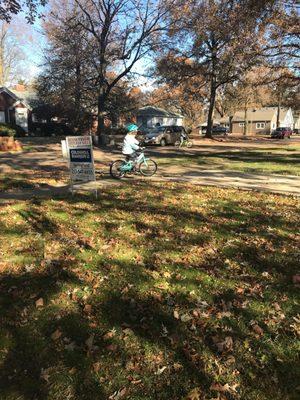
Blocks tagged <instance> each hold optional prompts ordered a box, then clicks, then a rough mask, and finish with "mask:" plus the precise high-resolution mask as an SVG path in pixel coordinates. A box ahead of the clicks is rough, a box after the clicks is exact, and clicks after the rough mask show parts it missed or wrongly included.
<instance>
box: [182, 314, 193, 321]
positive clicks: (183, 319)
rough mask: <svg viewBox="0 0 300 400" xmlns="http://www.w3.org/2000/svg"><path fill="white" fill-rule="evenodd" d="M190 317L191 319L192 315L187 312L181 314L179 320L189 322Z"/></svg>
mask: <svg viewBox="0 0 300 400" xmlns="http://www.w3.org/2000/svg"><path fill="white" fill-rule="evenodd" d="M191 319H192V317H191V316H190V315H189V314H183V315H182V316H181V317H180V320H181V321H182V322H189V321H190V320H191Z"/></svg>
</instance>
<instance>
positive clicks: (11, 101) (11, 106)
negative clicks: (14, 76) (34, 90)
mask: <svg viewBox="0 0 300 400" xmlns="http://www.w3.org/2000/svg"><path fill="white" fill-rule="evenodd" d="M14 89H15V90H14ZM14 89H8V88H7V87H0V123H9V124H12V125H19V126H21V127H22V128H23V129H24V130H25V131H26V132H28V128H29V125H30V122H31V118H32V109H31V107H30V105H29V102H28V98H27V97H28V96H29V94H28V93H29V92H27V91H26V89H25V87H24V86H23V85H17V86H16V87H15V88H14ZM26 96H27V97H26Z"/></svg>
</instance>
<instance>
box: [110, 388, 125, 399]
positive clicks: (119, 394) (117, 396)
mask: <svg viewBox="0 0 300 400" xmlns="http://www.w3.org/2000/svg"><path fill="white" fill-rule="evenodd" d="M126 394H127V388H123V389H121V390H119V391H117V392H115V393H113V394H112V395H111V396H109V398H108V399H109V400H119V399H122V398H123V397H124V396H126Z"/></svg>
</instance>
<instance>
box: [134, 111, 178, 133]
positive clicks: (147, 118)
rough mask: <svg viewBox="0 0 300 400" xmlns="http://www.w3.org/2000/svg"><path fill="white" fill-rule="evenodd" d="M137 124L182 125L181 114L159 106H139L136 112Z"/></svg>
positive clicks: (146, 126)
mask: <svg viewBox="0 0 300 400" xmlns="http://www.w3.org/2000/svg"><path fill="white" fill-rule="evenodd" d="M136 120H137V124H138V125H139V126H143V127H145V128H153V127H155V126H157V125H176V126H182V125H183V116H182V115H180V114H176V113H173V112H170V111H166V110H164V109H162V108H159V107H153V106H147V107H143V108H140V109H139V110H138V112H137V114H136Z"/></svg>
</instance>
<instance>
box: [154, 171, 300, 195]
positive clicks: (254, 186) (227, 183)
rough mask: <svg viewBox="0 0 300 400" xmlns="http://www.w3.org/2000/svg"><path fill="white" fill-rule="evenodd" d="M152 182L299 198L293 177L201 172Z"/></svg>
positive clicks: (296, 178)
mask: <svg viewBox="0 0 300 400" xmlns="http://www.w3.org/2000/svg"><path fill="white" fill-rule="evenodd" d="M153 180H158V181H174V182H189V183H194V184H195V185H203V186H216V187H224V188H234V189H243V190H255V191H262V192H271V193H279V194H284V195H293V196H299V197H300V177H299V176H293V175H258V174H246V173H242V172H238V171H221V170H201V171H195V172H191V173H183V174H174V175H166V176H165V175H160V174H158V176H156V177H153Z"/></svg>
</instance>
